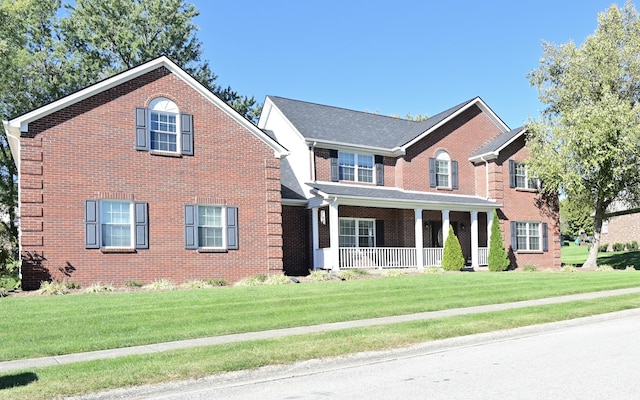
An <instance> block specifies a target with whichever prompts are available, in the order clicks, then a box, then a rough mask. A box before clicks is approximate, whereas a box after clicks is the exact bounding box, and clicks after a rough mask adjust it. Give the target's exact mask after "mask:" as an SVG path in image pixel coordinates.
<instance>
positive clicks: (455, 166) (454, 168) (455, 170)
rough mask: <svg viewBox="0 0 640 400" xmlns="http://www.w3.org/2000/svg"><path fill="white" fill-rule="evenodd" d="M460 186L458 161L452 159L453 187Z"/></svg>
mask: <svg viewBox="0 0 640 400" xmlns="http://www.w3.org/2000/svg"><path fill="white" fill-rule="evenodd" d="M457 188H458V162H457V161H451V189H457Z"/></svg>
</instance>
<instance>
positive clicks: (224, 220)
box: [196, 204, 227, 250]
mask: <svg viewBox="0 0 640 400" xmlns="http://www.w3.org/2000/svg"><path fill="white" fill-rule="evenodd" d="M196 207H197V210H196V218H197V220H196V229H198V230H199V229H200V227H201V225H200V218H199V215H200V207H217V208H220V213H221V214H222V215H221V219H222V226H221V229H222V246H221V247H213V246H201V245H200V239H201V238H200V235H199V234H198V248H199V249H203V250H227V207H226V206H223V205H220V204H196ZM198 233H199V232H198Z"/></svg>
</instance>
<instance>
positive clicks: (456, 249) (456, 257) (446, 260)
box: [442, 226, 464, 271]
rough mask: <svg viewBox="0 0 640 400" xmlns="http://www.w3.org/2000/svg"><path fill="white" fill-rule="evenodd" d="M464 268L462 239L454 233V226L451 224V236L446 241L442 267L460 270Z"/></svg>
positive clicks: (448, 269) (447, 269) (446, 269)
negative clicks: (459, 239)
mask: <svg viewBox="0 0 640 400" xmlns="http://www.w3.org/2000/svg"><path fill="white" fill-rule="evenodd" d="M462 268H464V255H462V247H460V241H458V238H457V237H456V235H455V234H454V233H453V227H451V226H449V236H447V241H446V242H445V243H444V254H443V256H442V269H444V270H445V271H460V270H461V269H462Z"/></svg>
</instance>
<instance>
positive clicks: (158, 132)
mask: <svg viewBox="0 0 640 400" xmlns="http://www.w3.org/2000/svg"><path fill="white" fill-rule="evenodd" d="M149 120H150V125H149V132H150V135H149V140H150V148H151V150H159V151H170V152H173V153H177V152H178V143H179V142H178V107H177V106H176V104H175V103H174V102H172V101H171V100H168V99H164V98H158V99H155V100H153V101H152V102H151V104H150V105H149Z"/></svg>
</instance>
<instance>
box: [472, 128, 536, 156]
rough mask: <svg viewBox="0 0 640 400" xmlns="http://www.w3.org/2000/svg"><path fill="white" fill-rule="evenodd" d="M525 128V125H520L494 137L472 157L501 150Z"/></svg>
mask: <svg viewBox="0 0 640 400" xmlns="http://www.w3.org/2000/svg"><path fill="white" fill-rule="evenodd" d="M523 130H524V127H522V126H521V127H519V128H516V129H512V130H510V131H509V132H505V133H501V134H500V135H498V136H496V137H494V138H493V139H492V140H491V141H490V142H489V143H487V144H485V145H484V146H482V147H481V148H479V149H478V150H477V151H475V152H474V153H473V154H472V155H471V156H470V158H474V157H478V156H481V155H483V154H487V153H492V152H496V151H498V150H500V149H501V148H502V146H504V145H505V144H506V143H508V142H509V141H510V140H511V139H513V138H514V137H516V136H517V135H519V134H520V133H521V132H522V131H523Z"/></svg>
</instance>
